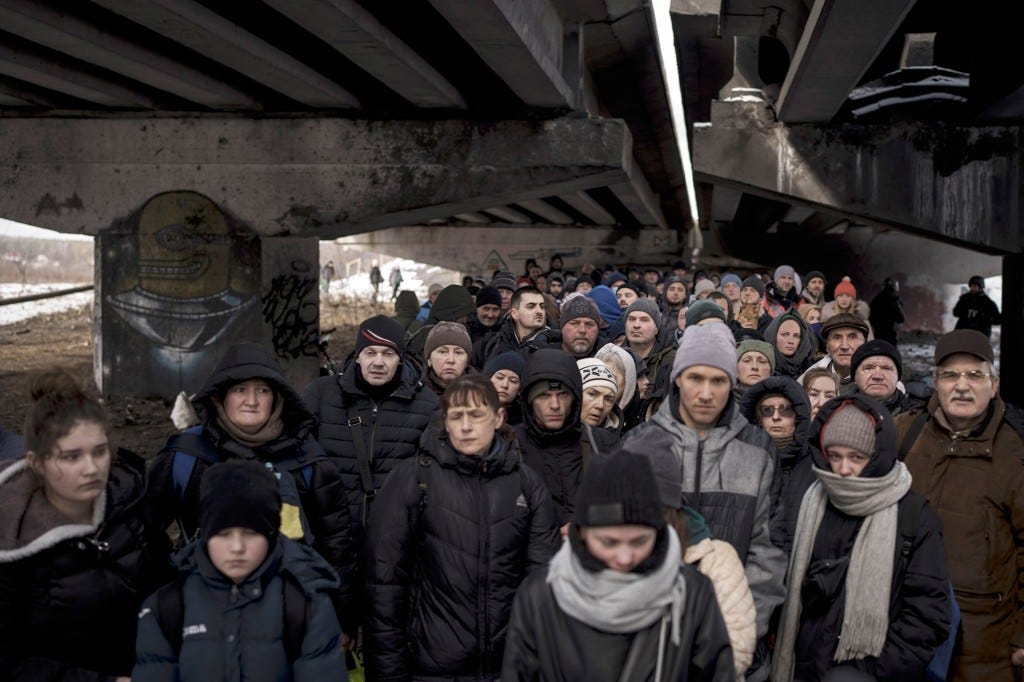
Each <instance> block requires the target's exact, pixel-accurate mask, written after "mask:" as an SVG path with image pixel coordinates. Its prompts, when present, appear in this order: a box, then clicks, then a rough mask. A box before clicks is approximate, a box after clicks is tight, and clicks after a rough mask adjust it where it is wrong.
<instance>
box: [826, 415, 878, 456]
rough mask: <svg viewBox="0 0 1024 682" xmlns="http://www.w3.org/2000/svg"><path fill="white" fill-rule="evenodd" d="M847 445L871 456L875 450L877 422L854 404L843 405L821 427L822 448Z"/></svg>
mask: <svg viewBox="0 0 1024 682" xmlns="http://www.w3.org/2000/svg"><path fill="white" fill-rule="evenodd" d="M833 445H845V446H846V447H848V448H853V449H854V450H856V451H857V452H861V453H864V454H865V455H868V456H869V457H870V456H871V455H873V454H874V452H875V424H874V422H873V421H872V420H871V417H869V416H868V415H867V414H865V413H864V412H862V411H861V410H860V409H859V408H858V407H857V406H855V405H852V404H847V405H842V406H841V407H839V408H838V409H837V410H836V411H835V412H833V413H832V416H830V417H829V418H828V421H827V422H825V424H824V426H822V427H821V449H822V451H824V452H827V451H828V449H829V448H830V447H832V446H833Z"/></svg>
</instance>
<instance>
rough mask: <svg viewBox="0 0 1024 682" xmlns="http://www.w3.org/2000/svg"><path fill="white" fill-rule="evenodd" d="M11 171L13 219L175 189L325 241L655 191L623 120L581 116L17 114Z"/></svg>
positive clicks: (80, 220) (103, 207)
mask: <svg viewBox="0 0 1024 682" xmlns="http://www.w3.org/2000/svg"><path fill="white" fill-rule="evenodd" d="M0 168H2V171H0V206H2V207H3V211H4V217H6V218H9V219H12V220H18V221H21V222H25V223H30V224H34V225H40V226H43V227H48V228H50V229H56V230H60V231H63V232H74V233H87V234H97V233H98V232H100V231H101V230H104V229H106V228H107V227H108V226H109V225H110V224H111V222H112V221H113V220H115V219H116V218H118V217H119V216H123V215H127V214H128V213H130V212H131V211H133V210H135V209H136V208H137V207H138V206H140V205H142V204H143V203H144V202H145V201H147V200H148V199H149V198H150V197H152V196H154V195H156V194H159V193H161V192H165V191H168V190H181V191H187V190H191V191H196V192H199V193H201V194H203V195H204V196H207V197H209V198H210V200H212V201H214V202H215V203H216V204H217V205H219V206H222V207H223V208H224V209H225V210H228V211H231V212H232V213H233V214H234V215H236V216H237V217H238V218H239V219H240V220H242V221H243V222H245V223H246V224H247V225H250V226H251V229H253V230H254V231H255V232H257V233H258V234H261V235H285V234H291V235H293V236H316V237H319V238H321V239H329V238H334V237H339V236H343V235H347V234H354V233H358V232H365V231H371V230H376V229H381V228H384V227H391V226H395V225H417V224H421V223H423V222H424V221H427V220H430V219H433V218H447V217H449V216H453V215H458V214H462V213H472V212H475V211H481V210H487V209H488V208H489V207H493V206H507V205H509V204H513V203H515V202H517V201H522V200H524V199H537V198H542V197H547V196H559V195H563V194H572V193H575V192H582V191H585V190H587V189H593V188H598V187H606V186H608V185H619V186H621V188H623V189H625V188H628V187H629V186H632V187H633V188H634V189H633V190H632V191H633V193H634V194H638V195H639V194H644V193H645V192H649V189H647V188H646V182H645V181H644V178H643V175H642V174H641V173H640V171H639V170H638V169H637V168H636V166H635V164H634V162H633V159H632V137H631V135H630V133H629V129H628V128H627V127H626V125H625V123H623V122H622V121H620V120H617V119H586V118H577V117H565V118H559V119H552V120H547V121H500V122H493V121H487V122H476V121H462V120H442V121H355V120H350V119H340V118H297V117H293V118H278V119H269V118H265V119H255V120H254V119H247V118H234V117H225V116H206V117H188V118H137V117H130V118H129V117H114V118H106V119H77V118H50V117H47V118H8V119H5V121H4V125H3V126H0ZM624 193H626V192H624ZM637 201H639V200H637ZM647 201H650V198H649V197H648V198H647ZM639 222H640V223H641V224H642V225H656V224H657V223H645V222H644V221H642V220H640V221H639Z"/></svg>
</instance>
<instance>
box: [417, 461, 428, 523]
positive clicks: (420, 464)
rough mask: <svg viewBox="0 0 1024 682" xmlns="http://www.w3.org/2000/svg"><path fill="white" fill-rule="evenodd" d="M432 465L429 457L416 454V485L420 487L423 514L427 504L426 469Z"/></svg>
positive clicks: (420, 505)
mask: <svg viewBox="0 0 1024 682" xmlns="http://www.w3.org/2000/svg"><path fill="white" fill-rule="evenodd" d="M429 466H430V458H429V457H420V456H418V455H417V456H416V487H417V488H419V489H420V503H419V513H420V514H422V513H423V510H424V509H425V508H426V506H427V478H426V473H425V472H426V469H427V468H428V467H429Z"/></svg>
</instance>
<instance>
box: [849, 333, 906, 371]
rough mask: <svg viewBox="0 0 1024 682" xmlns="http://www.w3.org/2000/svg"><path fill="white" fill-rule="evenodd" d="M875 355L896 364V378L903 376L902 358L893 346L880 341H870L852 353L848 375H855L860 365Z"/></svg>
mask: <svg viewBox="0 0 1024 682" xmlns="http://www.w3.org/2000/svg"><path fill="white" fill-rule="evenodd" d="M875 355H884V356H886V357H887V358H890V359H891V360H892V361H893V362H894V363H895V364H896V377H897V378H899V377H900V376H901V375H902V374H903V356H902V355H900V352H899V351H898V350H896V347H895V346H894V345H892V344H891V343H889V342H888V341H883V340H882V339H872V340H871V341H868V342H866V343H863V344H861V345H860V347H859V348H857V350H855V351H853V358H852V359H851V360H850V373H851V374H856V373H857V368H858V367H860V363H862V362H864V361H865V360H867V359H868V358H870V357H872V356H875Z"/></svg>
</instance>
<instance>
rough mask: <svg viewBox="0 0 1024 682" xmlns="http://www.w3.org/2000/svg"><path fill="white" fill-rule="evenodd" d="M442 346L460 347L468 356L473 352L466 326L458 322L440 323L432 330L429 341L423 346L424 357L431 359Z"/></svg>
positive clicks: (428, 336) (428, 335) (428, 337)
mask: <svg viewBox="0 0 1024 682" xmlns="http://www.w3.org/2000/svg"><path fill="white" fill-rule="evenodd" d="M440 346H459V347H460V348H462V349H463V350H464V351H466V354H467V355H469V354H470V353H472V352H473V342H472V341H471V340H470V339H469V332H468V331H466V327H465V325H461V324H459V323H458V322H438V323H437V324H435V325H434V326H433V327H431V328H430V333H429V334H427V340H426V342H425V343H424V344H423V357H425V358H429V357H430V354H431V353H433V352H434V351H435V350H436V349H437V348H438V347H440Z"/></svg>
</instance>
